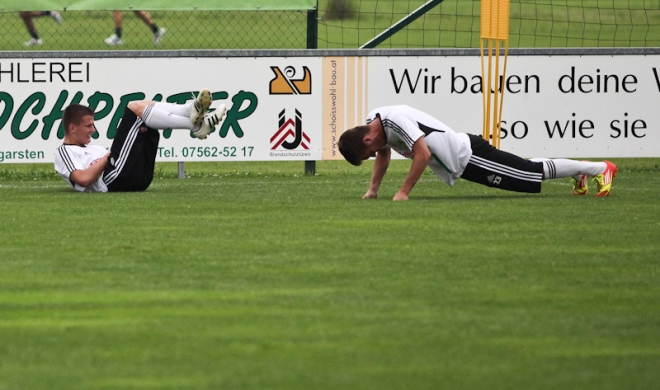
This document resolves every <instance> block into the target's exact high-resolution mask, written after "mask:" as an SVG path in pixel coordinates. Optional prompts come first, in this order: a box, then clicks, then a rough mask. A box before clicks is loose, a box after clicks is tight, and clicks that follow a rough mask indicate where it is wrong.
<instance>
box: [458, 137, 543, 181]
mask: <svg viewBox="0 0 660 390" xmlns="http://www.w3.org/2000/svg"><path fill="white" fill-rule="evenodd" d="M468 136H469V137H470V145H471V147H472V157H470V161H469V162H468V165H467V167H465V171H464V172H463V174H462V175H461V177H462V178H463V179H465V180H469V181H473V182H475V183H479V184H483V185H486V186H488V187H494V188H499V189H502V190H508V191H516V192H529V193H538V192H541V181H542V180H543V163H542V162H535V161H529V160H526V159H524V158H522V157H518V156H516V155H515V154H511V153H508V152H503V151H501V150H498V149H497V148H494V147H493V146H491V145H490V144H489V143H488V142H486V141H485V140H484V139H483V138H481V137H478V136H476V135H472V134H468Z"/></svg>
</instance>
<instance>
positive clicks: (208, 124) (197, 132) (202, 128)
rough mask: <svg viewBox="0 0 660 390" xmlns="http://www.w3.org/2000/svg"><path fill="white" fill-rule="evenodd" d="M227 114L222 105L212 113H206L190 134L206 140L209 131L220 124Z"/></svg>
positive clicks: (225, 108)
mask: <svg viewBox="0 0 660 390" xmlns="http://www.w3.org/2000/svg"><path fill="white" fill-rule="evenodd" d="M226 113H227V107H225V105H224V104H221V105H220V106H218V108H216V109H215V111H213V112H207V113H206V114H205V115H204V118H203V119H202V124H201V125H199V127H198V128H196V129H193V130H192V133H193V135H194V136H195V137H197V138H199V139H206V137H207V136H208V135H209V134H210V133H211V130H212V129H213V128H214V127H215V126H216V125H218V123H220V122H222V120H223V119H224V117H225V115H226Z"/></svg>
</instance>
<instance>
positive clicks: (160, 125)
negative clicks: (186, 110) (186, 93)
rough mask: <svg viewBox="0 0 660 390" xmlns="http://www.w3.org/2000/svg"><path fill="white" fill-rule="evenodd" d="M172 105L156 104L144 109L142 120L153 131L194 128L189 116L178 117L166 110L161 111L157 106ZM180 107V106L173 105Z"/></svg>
mask: <svg viewBox="0 0 660 390" xmlns="http://www.w3.org/2000/svg"><path fill="white" fill-rule="evenodd" d="M161 105H170V104H168V103H154V104H151V105H150V106H148V107H147V108H145V109H144V113H143V114H142V120H143V121H144V123H145V124H146V125H147V126H149V127H151V128H152V129H188V130H192V129H193V128H194V126H193V123H192V121H191V120H190V117H189V116H188V115H186V116H182V115H176V114H174V113H171V112H168V111H166V110H161V109H159V108H157V106H161ZM171 105H173V106H180V104H171Z"/></svg>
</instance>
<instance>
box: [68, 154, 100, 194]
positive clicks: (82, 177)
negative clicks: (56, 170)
mask: <svg viewBox="0 0 660 390" xmlns="http://www.w3.org/2000/svg"><path fill="white" fill-rule="evenodd" d="M108 156H110V153H106V155H105V156H103V157H101V158H100V159H98V161H96V162H95V163H94V164H92V165H90V167H89V168H87V169H84V170H83V169H76V170H75V171H73V172H71V175H70V176H69V180H71V181H72V182H73V183H76V184H78V185H79V186H81V187H88V186H89V185H90V184H92V183H94V182H95V181H97V180H98V179H99V177H101V174H103V170H104V169H105V164H106V163H107V162H108Z"/></svg>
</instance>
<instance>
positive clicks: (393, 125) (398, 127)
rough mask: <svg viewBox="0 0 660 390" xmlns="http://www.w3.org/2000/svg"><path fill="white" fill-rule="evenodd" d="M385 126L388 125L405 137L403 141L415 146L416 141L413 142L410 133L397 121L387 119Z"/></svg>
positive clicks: (384, 122)
mask: <svg viewBox="0 0 660 390" xmlns="http://www.w3.org/2000/svg"><path fill="white" fill-rule="evenodd" d="M381 120H382V119H381ZM383 126H387V127H388V128H390V129H391V130H392V131H394V132H395V133H397V134H398V135H399V137H401V138H402V139H403V142H405V143H406V144H407V145H408V146H409V147H410V148H411V149H412V146H413V144H414V142H413V140H412V138H411V137H410V134H408V133H407V132H405V131H404V130H403V129H402V128H401V127H400V126H399V125H397V124H396V123H394V122H392V121H391V120H389V119H385V120H384V121H383Z"/></svg>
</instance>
